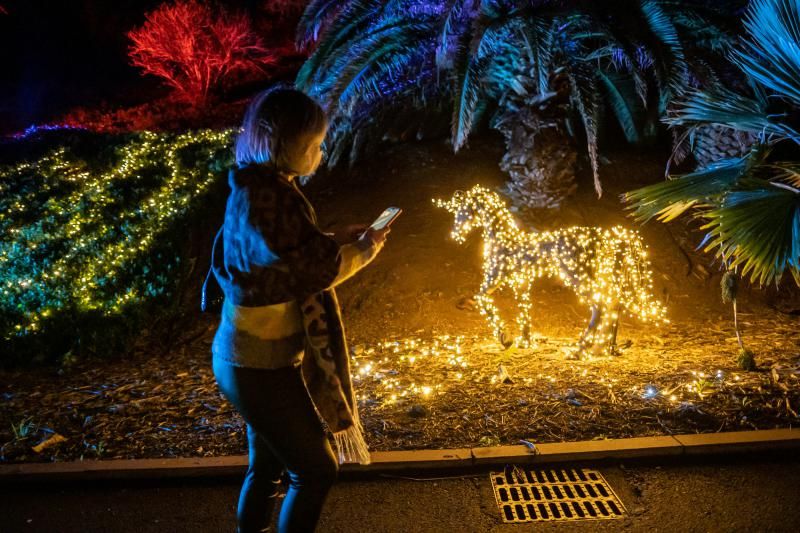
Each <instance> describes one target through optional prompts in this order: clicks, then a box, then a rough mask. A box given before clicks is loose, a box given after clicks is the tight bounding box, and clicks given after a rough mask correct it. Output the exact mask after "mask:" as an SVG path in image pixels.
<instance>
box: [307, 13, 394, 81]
mask: <svg viewBox="0 0 800 533" xmlns="http://www.w3.org/2000/svg"><path fill="white" fill-rule="evenodd" d="M342 4H343V5H342V7H340V8H339V9H338V10H337V11H336V13H337V15H336V17H334V18H333V20H331V21H330V22H329V23H328V25H327V26H326V27H325V30H324V32H323V34H322V35H323V38H322V40H321V41H319V44H318V47H317V49H316V50H315V51H314V53H313V54H311V56H310V57H309V58H308V59H307V60H306V62H305V63H303V66H302V67H301V68H300V71H299V72H298V73H297V78H296V80H295V84H296V85H297V87H298V88H300V89H302V90H305V91H308V92H315V91H313V89H314V87H315V85H316V84H318V83H319V82H320V81H321V80H323V79H324V78H325V76H326V74H327V72H326V70H325V69H324V68H322V65H323V63H324V62H326V61H329V60H330V58H331V56H332V55H333V53H334V51H335V50H336V49H340V50H341V49H346V44H347V43H348V42H352V41H355V42H357V41H358V40H359V39H360V38H361V34H362V33H363V32H364V31H365V29H366V28H368V27H369V25H370V24H371V23H372V22H373V21H375V20H377V19H379V18H380V13H381V12H382V11H383V10H384V9H385V7H386V2H382V1H381V0H349V1H347V2H343V3H342ZM314 7H316V6H315V5H313V4H312V5H309V7H308V8H307V9H306V13H305V14H304V17H309V18H311V15H309V13H310V10H311V9H313V8H314ZM319 7H320V9H324V8H325V6H319ZM319 23H320V24H322V23H323V22H322V21H320V22H319ZM307 24H308V28H306V29H304V30H302V31H306V32H308V33H307V34H306V35H307V39H308V40H309V41H310V40H313V35H318V34H319V27H317V26H315V24H316V22H315V23H312V22H307ZM302 28H303V27H302V26H301V29H302Z"/></svg>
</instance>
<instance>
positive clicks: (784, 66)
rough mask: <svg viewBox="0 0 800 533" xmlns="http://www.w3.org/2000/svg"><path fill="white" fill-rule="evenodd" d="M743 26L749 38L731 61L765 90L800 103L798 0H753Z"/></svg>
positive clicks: (799, 6) (799, 11)
mask: <svg viewBox="0 0 800 533" xmlns="http://www.w3.org/2000/svg"><path fill="white" fill-rule="evenodd" d="M745 27H746V28H747V31H748V33H749V35H750V40H748V41H746V42H745V45H744V48H743V49H742V50H738V51H736V52H735V54H734V61H735V62H736V63H737V64H739V66H740V67H741V68H742V69H743V70H744V71H745V72H746V73H747V74H748V75H749V76H750V77H751V78H753V79H754V80H756V81H757V82H758V83H760V84H761V85H763V86H764V87H765V88H766V89H767V90H769V91H771V92H773V93H775V94H779V95H782V96H784V97H786V98H789V99H790V100H791V101H792V102H793V103H794V105H800V1H798V0H753V1H752V2H751V4H750V10H749V13H748V16H747V18H746V20H745Z"/></svg>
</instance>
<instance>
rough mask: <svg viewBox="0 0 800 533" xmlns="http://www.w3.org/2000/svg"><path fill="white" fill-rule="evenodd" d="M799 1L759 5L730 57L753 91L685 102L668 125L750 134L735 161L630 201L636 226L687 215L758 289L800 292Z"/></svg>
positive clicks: (716, 92)
mask: <svg viewBox="0 0 800 533" xmlns="http://www.w3.org/2000/svg"><path fill="white" fill-rule="evenodd" d="M798 20H800V1H798V0H756V1H754V2H752V3H751V4H750V7H749V9H748V13H747V16H746V19H745V27H746V29H747V39H746V40H745V42H744V43H743V44H742V46H740V47H739V48H738V49H737V50H735V53H734V55H733V57H734V61H735V63H736V64H737V65H738V66H739V67H740V68H741V69H742V71H743V72H744V73H745V74H746V75H747V76H748V77H749V78H750V79H751V82H752V88H751V90H750V91H749V92H747V93H743V92H737V91H734V90H731V89H730V88H726V87H724V86H715V87H712V88H709V89H706V90H696V91H692V92H690V93H688V94H687V95H685V96H684V98H683V99H681V101H680V102H679V103H678V105H677V106H676V108H675V112H674V113H673V114H672V115H671V116H670V117H669V118H668V119H667V123H669V124H670V125H672V126H677V127H682V128H687V131H688V132H689V133H691V132H692V131H693V130H695V129H697V128H701V127H707V126H709V125H711V126H714V127H716V128H719V129H728V130H730V131H733V132H743V133H746V134H749V135H753V136H754V139H755V141H756V142H755V144H754V145H753V147H752V149H751V150H750V151H749V152H748V153H747V154H746V155H745V156H743V157H741V158H728V159H723V160H720V161H717V162H716V163H714V164H711V165H708V166H706V167H704V168H700V169H698V170H696V171H695V172H692V173H690V174H687V175H683V176H676V177H672V178H671V179H669V180H668V181H666V182H662V183H657V184H655V185H650V186H648V187H644V188H641V189H638V190H635V191H631V192H629V193H627V194H626V195H625V199H626V201H628V202H629V203H630V208H631V209H632V210H633V213H634V215H635V216H636V218H637V219H638V220H639V221H642V222H644V221H647V220H650V219H652V218H657V219H658V220H661V221H662V222H668V221H670V220H673V219H675V218H676V217H678V216H680V215H682V214H684V213H686V212H687V211H689V210H690V209H692V210H693V212H694V214H695V215H696V216H698V217H700V218H702V219H703V220H704V222H705V224H704V225H703V229H704V230H706V231H707V232H708V233H707V234H706V238H705V240H704V242H703V244H702V245H701V246H703V245H704V247H705V250H706V251H711V250H716V255H717V256H718V257H719V258H721V259H722V260H723V261H724V262H725V263H726V264H727V267H728V268H729V269H741V275H742V276H747V275H749V277H750V280H751V281H752V282H758V283H760V284H764V283H773V282H775V283H777V282H779V281H780V280H781V278H782V277H783V274H784V273H785V272H787V271H788V272H790V273H791V275H792V276H793V277H794V279H795V281H796V282H797V283H798V284H800V134H798V133H797V131H798V128H800V122H799V121H798V119H797V117H798V116H800V115H798V112H800V77H798V75H800V27H798V24H797V21H798Z"/></svg>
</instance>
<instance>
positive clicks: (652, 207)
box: [622, 158, 751, 223]
mask: <svg viewBox="0 0 800 533" xmlns="http://www.w3.org/2000/svg"><path fill="white" fill-rule="evenodd" d="M750 165H751V162H750V160H749V159H748V158H737V159H724V160H722V161H718V162H717V163H714V164H712V165H709V166H708V167H705V168H703V169H701V170H698V171H696V172H692V173H691V174H685V175H683V176H679V177H676V178H672V179H669V180H666V181H663V182H660V183H655V184H653V185H648V186H646V187H642V188H640V189H636V190H633V191H629V192H627V193H625V194H623V195H622V200H623V202H625V203H628V204H630V205H628V206H626V209H629V210H632V211H633V216H634V218H635V219H636V220H637V221H638V222H640V223H645V222H647V221H649V220H651V219H652V218H653V217H657V219H658V220H660V221H661V222H669V221H671V220H674V219H676V218H677V217H679V216H680V215H682V214H683V213H685V212H686V211H687V210H688V209H689V208H691V207H693V206H697V205H708V204H709V202H711V201H713V199H714V198H715V197H719V196H721V195H722V194H724V193H725V192H726V191H728V190H730V189H731V188H732V187H733V186H735V185H736V183H737V182H738V181H739V180H740V179H742V177H744V176H745V175H746V174H747V173H748V171H749V169H750Z"/></svg>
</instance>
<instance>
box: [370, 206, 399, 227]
mask: <svg viewBox="0 0 800 533" xmlns="http://www.w3.org/2000/svg"><path fill="white" fill-rule="evenodd" d="M399 214H400V208H399V207H388V208H386V209H385V210H384V211H383V213H381V215H380V216H379V217H378V218H376V219H375V222H373V223H372V225H371V226H370V227H371V228H372V229H383V228H385V227H386V226H387V225H388V224H389V223H390V222H391V221H392V220H394V219H395V217H397V215H399Z"/></svg>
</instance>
